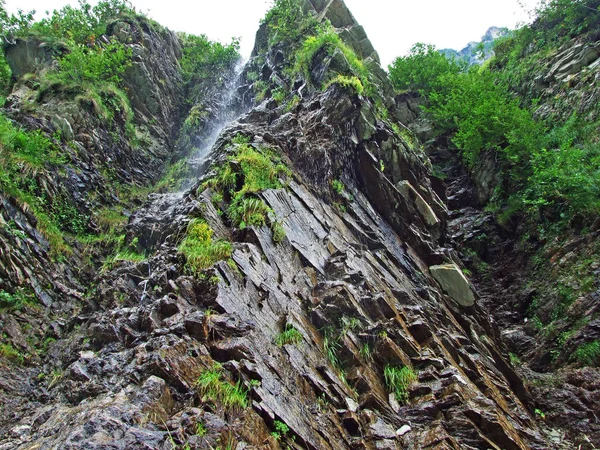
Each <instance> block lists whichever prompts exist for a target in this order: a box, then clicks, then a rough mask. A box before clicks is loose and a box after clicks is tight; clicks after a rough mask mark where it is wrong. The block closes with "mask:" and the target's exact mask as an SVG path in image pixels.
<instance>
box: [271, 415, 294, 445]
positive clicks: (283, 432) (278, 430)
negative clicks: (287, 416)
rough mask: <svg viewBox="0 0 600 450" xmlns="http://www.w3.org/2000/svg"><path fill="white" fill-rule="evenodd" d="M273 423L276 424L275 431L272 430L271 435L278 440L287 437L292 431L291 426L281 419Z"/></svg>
mask: <svg viewBox="0 0 600 450" xmlns="http://www.w3.org/2000/svg"><path fill="white" fill-rule="evenodd" d="M273 425H275V431H272V432H271V436H273V437H274V438H275V440H276V441H281V440H283V439H285V438H286V436H287V434H288V433H289V432H290V427H288V426H287V425H286V424H285V423H284V422H281V421H279V420H276V421H275V422H273Z"/></svg>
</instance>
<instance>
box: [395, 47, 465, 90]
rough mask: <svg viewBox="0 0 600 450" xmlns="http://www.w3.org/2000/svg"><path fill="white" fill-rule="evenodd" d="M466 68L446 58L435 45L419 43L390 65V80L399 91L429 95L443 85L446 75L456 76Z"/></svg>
mask: <svg viewBox="0 0 600 450" xmlns="http://www.w3.org/2000/svg"><path fill="white" fill-rule="evenodd" d="M464 69H465V67H464V66H462V65H461V64H460V63H459V62H457V61H455V60H451V59H448V58H446V57H445V56H444V55H442V54H441V53H440V52H438V51H437V50H436V48H435V47H434V46H433V45H425V44H422V43H417V44H415V45H413V46H412V48H411V49H410V53H409V55H408V56H405V57H400V58H396V59H395V60H394V62H393V63H392V64H390V65H389V67H388V71H389V77H390V81H391V82H392V84H393V85H394V88H396V90H397V91H405V90H412V91H418V92H421V93H422V94H423V95H428V94H429V93H430V92H431V91H433V90H435V89H437V88H439V87H441V86H443V83H442V82H441V81H440V80H439V79H440V77H442V76H444V75H451V76H456V75H457V74H458V73H460V72H461V71H463V70H464Z"/></svg>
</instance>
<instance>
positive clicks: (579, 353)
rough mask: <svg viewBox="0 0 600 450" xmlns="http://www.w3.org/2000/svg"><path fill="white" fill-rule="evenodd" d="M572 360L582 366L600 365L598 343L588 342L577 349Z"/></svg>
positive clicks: (599, 346)
mask: <svg viewBox="0 0 600 450" xmlns="http://www.w3.org/2000/svg"><path fill="white" fill-rule="evenodd" d="M573 358H574V359H575V360H576V361H577V362H578V363H579V364H581V365H582V366H595V365H597V364H599V363H600V341H593V342H588V343H587V344H584V345H582V346H580V347H579V348H577V350H575V353H573Z"/></svg>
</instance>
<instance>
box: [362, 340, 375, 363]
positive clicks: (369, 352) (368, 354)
mask: <svg viewBox="0 0 600 450" xmlns="http://www.w3.org/2000/svg"><path fill="white" fill-rule="evenodd" d="M359 353H360V356H362V357H363V358H364V359H365V360H367V361H371V360H372V359H373V349H372V348H371V346H370V345H369V344H368V343H365V344H364V345H363V346H362V347H361V348H360V350H359Z"/></svg>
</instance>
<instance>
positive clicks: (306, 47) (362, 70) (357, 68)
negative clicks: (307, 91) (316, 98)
mask: <svg viewBox="0 0 600 450" xmlns="http://www.w3.org/2000/svg"><path fill="white" fill-rule="evenodd" d="M321 50H325V51H326V52H327V53H328V54H333V52H335V50H339V51H341V52H342V54H343V55H344V57H345V58H346V60H347V61H348V65H349V67H350V70H351V72H352V73H351V74H337V75H340V76H339V77H338V76H337V75H334V77H333V79H332V81H331V82H332V83H333V82H336V83H340V84H344V85H350V86H352V87H354V88H355V89H356V91H357V92H359V90H360V93H362V92H363V91H364V92H365V93H366V94H367V95H369V94H371V93H372V89H373V88H372V85H371V83H370V81H369V70H368V69H367V66H366V65H365V64H364V63H363V61H362V60H361V59H360V58H359V57H358V56H357V55H356V53H355V52H354V50H352V49H351V48H350V47H348V46H347V45H346V44H345V43H344V42H343V41H342V39H341V38H340V37H339V35H338V34H337V33H336V32H335V30H334V29H333V27H331V26H329V27H327V28H325V29H324V30H321V31H320V32H319V33H318V34H317V35H316V36H309V37H308V38H306V39H305V40H304V42H303V44H302V47H301V48H300V49H299V50H298V51H297V53H296V62H295V65H294V68H293V72H294V73H301V74H303V75H304V78H305V79H306V80H311V75H310V69H311V67H312V62H313V58H314V57H315V55H316V54H317V53H318V52H320V51H321ZM354 78H357V79H358V80H354ZM356 81H359V82H360V83H357V82H356ZM330 84H331V83H330ZM328 85H329V84H328V83H325V85H324V86H322V87H323V88H326V87H327V86H328ZM361 85H362V89H361V87H360V86H361Z"/></svg>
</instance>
